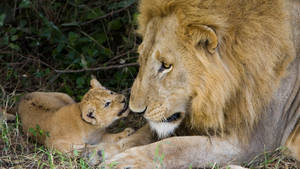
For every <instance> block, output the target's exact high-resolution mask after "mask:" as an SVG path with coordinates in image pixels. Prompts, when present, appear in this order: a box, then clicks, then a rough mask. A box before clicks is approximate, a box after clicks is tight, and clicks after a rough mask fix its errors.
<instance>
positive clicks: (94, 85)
mask: <svg viewBox="0 0 300 169" xmlns="http://www.w3.org/2000/svg"><path fill="white" fill-rule="evenodd" d="M90 84H91V87H92V88H100V89H105V87H103V86H102V85H101V84H100V82H99V81H98V80H96V79H95V78H92V80H91V82H90Z"/></svg>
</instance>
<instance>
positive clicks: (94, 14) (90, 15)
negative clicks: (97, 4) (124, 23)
mask: <svg viewBox="0 0 300 169" xmlns="http://www.w3.org/2000/svg"><path fill="white" fill-rule="evenodd" d="M104 14H105V13H104V12H103V11H102V10H101V9H100V8H96V9H94V10H92V9H90V11H89V12H88V14H87V17H86V18H87V19H95V18H97V17H99V16H102V15H104Z"/></svg>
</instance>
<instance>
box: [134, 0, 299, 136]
mask: <svg viewBox="0 0 300 169" xmlns="http://www.w3.org/2000/svg"><path fill="white" fill-rule="evenodd" d="M241 6H242V8H243V9H240V8H241ZM258 6H259V7H258ZM252 8H256V10H252ZM284 8H285V6H284V2H283V1H261V0H259V1H252V2H251V3H248V2H247V1H243V2H236V1H226V2H224V1H219V2H218V1H217V2H216V1H209V0H206V1H191V0H189V1H186V0H176V1H175V0H173V1H172V0H171V1H164V0H151V1H150V0H149V1H148V0H143V1H141V3H140V8H139V9H140V11H141V14H140V15H139V33H140V34H141V35H142V36H143V37H144V38H145V40H146V41H148V40H149V39H152V41H153V42H156V43H154V45H153V43H150V42H149V43H148V44H147V45H146V43H147V42H144V44H143V49H142V51H140V59H139V60H140V65H141V68H140V72H139V75H138V77H137V79H136V81H135V84H134V86H133V92H132V94H133V95H132V100H133V101H132V102H133V103H132V104H131V105H132V106H131V107H133V109H134V105H133V104H135V103H136V102H135V99H134V98H142V97H143V96H144V95H145V94H146V93H147V94H148V93H149V94H150V92H148V91H147V89H151V88H153V87H152V86H154V85H156V84H152V83H149V84H147V85H148V87H147V88H146V87H145V88H143V89H144V90H145V91H143V90H139V89H140V88H141V87H140V84H139V83H143V82H142V81H143V80H145V81H148V80H149V79H148V78H145V74H146V73H147V72H145V71H156V70H152V69H151V70H150V69H149V67H150V66H146V65H149V60H150V59H151V58H150V57H149V55H151V52H155V51H160V53H161V57H164V59H166V60H168V59H169V60H171V59H173V60H180V62H181V63H179V64H183V67H182V72H186V76H188V77H185V78H186V79H187V82H186V84H185V85H186V88H187V89H189V90H191V91H187V93H189V94H190V95H189V97H191V98H192V105H191V114H190V122H189V123H190V124H191V127H194V128H197V129H199V130H209V129H213V130H219V131H226V132H233V133H238V134H239V135H241V136H242V137H245V136H247V134H249V132H250V131H251V130H252V128H253V125H254V124H255V122H256V121H257V118H259V117H260V113H261V112H262V111H261V110H262V108H263V106H264V105H266V104H267V103H268V101H269V99H270V97H271V95H272V92H273V91H274V89H275V88H276V87H277V85H278V82H279V80H280V78H281V77H282V75H283V74H284V72H285V70H286V67H287V65H288V63H289V62H290V61H291V60H292V59H293V57H294V56H295V51H294V50H293V43H292V42H291V41H290V40H289V37H290V28H289V23H288V14H287V13H286V11H284ZM238 9H240V10H238ZM274 16H276V17H274ZM241 18H242V19H241ZM167 22H170V24H176V26H175V27H174V26H173V25H166V23H167ZM150 27H151V28H150ZM164 29H166V30H164ZM161 32H163V33H161ZM162 34H164V36H162ZM168 34H171V35H168ZM158 35H159V36H158ZM174 35H176V36H174ZM164 38H167V39H166V40H163V39H164ZM160 41H164V42H168V43H159V42H160ZM206 41H207V42H206ZM183 42H184V43H183ZM157 43H159V44H160V45H159V46H158V45H157V46H156V44H157ZM205 43H208V44H207V45H205ZM180 45H183V47H184V48H183V49H181V48H180ZM197 45H199V46H197ZM217 46H218V47H217ZM195 47H196V48H195ZM216 47H217V49H216ZM164 48H169V52H171V53H175V55H170V54H168V53H167V54H166V53H163V50H164ZM150 50H152V51H150ZM212 51H213V52H212ZM214 51H215V52H214ZM166 52H168V51H166ZM162 53H163V54H162ZM169 57H173V58H169ZM178 57H180V58H178ZM146 58H147V59H148V60H146ZM221 58H222V60H221ZM147 63H148V64H147ZM158 64H159V62H158ZM173 64H174V69H175V68H176V66H177V65H176V64H177V63H176V62H175V63H173ZM177 69H179V68H177ZM144 72H145V73H144ZM176 73H177V72H176ZM169 76H170V77H169V78H168V77H166V78H165V79H167V80H165V81H169V82H170V81H178V79H176V77H171V76H172V75H169ZM142 77H143V79H142ZM145 83H146V82H145ZM166 83H167V82H166ZM162 85H163V87H164V84H162ZM170 87H171V88H170ZM159 88H161V89H160V90H166V89H163V88H162V87H161V86H159ZM167 89H168V90H174V89H172V86H171V85H169V88H167ZM135 90H139V92H135ZM160 92H161V91H160ZM152 93H154V94H153V95H151V94H150V97H156V98H155V100H156V101H157V102H159V103H161V102H162V101H161V100H160V99H164V98H161V97H162V96H160V95H159V94H157V93H155V92H152ZM157 97H158V98H157ZM150 99H151V98H150ZM139 102H140V101H139ZM149 102H151V101H149ZM150 104H151V103H150ZM153 104H154V103H153ZM170 106H172V104H170V105H169V107H170ZM148 108H149V104H148ZM163 112H166V111H163ZM161 116H163V115H161ZM245 131H246V132H245ZM245 134H246V135H245Z"/></svg>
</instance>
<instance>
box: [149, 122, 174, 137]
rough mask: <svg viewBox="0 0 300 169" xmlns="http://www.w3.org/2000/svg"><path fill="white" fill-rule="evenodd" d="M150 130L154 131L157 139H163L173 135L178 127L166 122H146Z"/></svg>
mask: <svg viewBox="0 0 300 169" xmlns="http://www.w3.org/2000/svg"><path fill="white" fill-rule="evenodd" d="M148 122H149V124H150V127H151V129H152V130H154V131H155V132H156V133H157V135H158V137H159V138H165V137H168V136H170V135H171V134H173V133H174V131H175V129H176V128H177V127H178V126H179V124H177V123H168V122H153V121H150V120H149V121H148Z"/></svg>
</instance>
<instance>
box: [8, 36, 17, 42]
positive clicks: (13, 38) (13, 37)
mask: <svg viewBox="0 0 300 169" xmlns="http://www.w3.org/2000/svg"><path fill="white" fill-rule="evenodd" d="M17 39H18V35H13V36H11V37H10V40H11V41H16V40H17Z"/></svg>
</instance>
